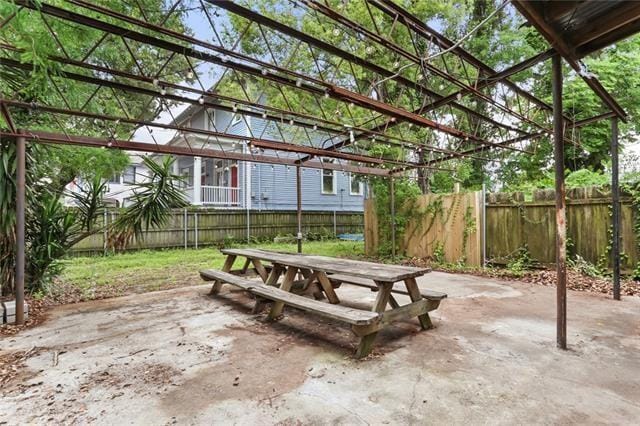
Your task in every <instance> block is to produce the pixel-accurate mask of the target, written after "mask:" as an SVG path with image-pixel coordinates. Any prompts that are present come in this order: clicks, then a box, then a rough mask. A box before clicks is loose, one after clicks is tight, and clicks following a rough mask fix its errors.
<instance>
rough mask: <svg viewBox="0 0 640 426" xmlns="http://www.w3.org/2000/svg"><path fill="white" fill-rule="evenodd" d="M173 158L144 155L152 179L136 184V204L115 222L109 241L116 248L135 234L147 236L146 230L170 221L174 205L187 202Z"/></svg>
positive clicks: (134, 194)
mask: <svg viewBox="0 0 640 426" xmlns="http://www.w3.org/2000/svg"><path fill="white" fill-rule="evenodd" d="M173 161H174V160H173V159H172V158H170V157H166V158H165V159H164V160H163V161H162V162H155V161H153V160H151V159H149V158H147V157H145V158H144V159H143V162H144V165H145V166H146V167H147V168H148V169H149V180H148V181H146V182H143V183H140V184H137V187H138V188H136V189H135V190H134V193H133V197H132V201H133V204H131V206H129V207H127V209H126V210H125V211H124V212H123V213H122V214H121V215H120V217H119V218H118V219H117V220H116V222H115V223H114V225H113V232H112V234H111V235H112V237H111V239H110V242H109V243H110V245H111V246H112V247H113V248H114V249H116V250H123V249H124V248H126V246H127V245H129V244H130V243H131V241H132V240H133V238H136V239H138V240H140V239H142V238H144V233H145V231H148V230H149V229H150V228H159V227H162V226H163V225H165V224H166V223H167V221H168V220H169V212H170V211H171V209H172V208H182V207H186V206H187V205H188V203H187V201H186V199H185V196H184V193H183V192H182V191H181V190H180V187H179V185H178V182H179V181H180V179H181V178H180V177H179V176H176V175H173V174H172V172H171V170H172V168H173Z"/></svg>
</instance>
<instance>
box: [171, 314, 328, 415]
mask: <svg viewBox="0 0 640 426" xmlns="http://www.w3.org/2000/svg"><path fill="white" fill-rule="evenodd" d="M216 335H217V336H219V337H221V338H230V339H231V340H232V343H231V345H230V347H229V348H228V350H226V351H225V352H226V357H225V359H224V360H223V361H222V362H221V363H217V364H215V365H210V366H207V367H204V368H202V369H199V370H198V371H197V372H196V373H195V374H193V375H192V377H191V378H189V379H186V380H185V381H184V382H183V383H181V385H180V386H179V387H177V388H176V389H175V390H171V391H169V392H168V393H166V394H164V395H163V396H162V400H161V405H162V407H163V409H164V410H165V411H166V412H167V413H172V414H175V413H180V414H187V413H192V412H197V411H198V410H201V409H205V408H206V407H208V406H210V405H211V404H212V402H218V401H223V400H230V399H252V400H255V401H258V402H259V403H266V404H270V403H271V400H272V399H273V398H275V397H277V396H279V395H282V394H285V393H287V392H289V391H291V390H292V389H295V388H296V387H298V386H300V385H301V384H302V383H303V382H304V381H305V379H306V377H307V375H308V374H309V368H308V365H309V363H310V362H311V360H312V358H313V356H314V354H315V353H317V349H314V348H313V347H311V346H309V345H306V344H305V343H304V342H303V341H301V339H300V338H298V337H297V336H296V334H295V333H291V332H289V333H281V332H277V331H274V330H273V328H271V324H266V323H260V322H258V323H256V324H254V325H252V326H251V327H250V329H248V328H242V329H240V328H228V329H226V330H222V331H220V332H217V333H216Z"/></svg>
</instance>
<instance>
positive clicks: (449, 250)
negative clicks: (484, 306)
mask: <svg viewBox="0 0 640 426" xmlns="http://www.w3.org/2000/svg"><path fill="white" fill-rule="evenodd" d="M621 204H622V209H621V210H622V215H621V228H620V235H621V251H622V253H624V256H622V259H621V263H622V268H624V269H625V270H627V271H628V270H631V269H633V268H634V267H635V265H636V264H637V262H638V257H639V256H638V250H637V239H636V235H635V232H634V222H635V215H636V213H635V208H634V207H633V205H632V204H631V199H630V197H625V196H623V197H622V199H621ZM417 206H419V209H418V210H419V211H416V212H415V213H413V214H412V216H411V220H410V221H409V223H408V224H407V225H406V226H405V229H404V233H403V235H399V236H398V237H397V241H398V242H397V247H398V249H399V252H400V253H403V254H405V255H407V256H416V257H426V258H431V259H437V260H439V261H446V262H449V263H456V262H463V263H465V264H467V265H474V266H478V265H481V264H482V263H483V255H482V252H483V246H484V250H485V253H486V255H485V256H484V257H485V259H486V261H487V262H492V263H507V262H508V261H509V260H510V259H513V258H514V257H515V256H517V255H518V252H519V251H521V250H522V249H526V250H527V252H528V254H529V256H530V258H531V259H532V260H534V261H536V262H538V263H540V264H541V265H551V264H553V263H554V262H555V256H556V240H555V201H554V191H553V190H540V191H534V193H533V195H532V199H531V200H529V201H525V197H524V194H523V193H509V194H507V193H497V194H487V196H486V203H484V205H483V200H482V193H480V192H473V193H467V194H429V195H423V196H421V197H420V198H419V199H418V201H417ZM484 212H486V213H485V215H486V220H485V219H483V213H484ZM611 224H612V222H611V193H610V191H608V190H606V189H599V188H593V187H589V188H576V189H572V190H569V191H567V237H568V240H569V247H568V251H569V255H570V257H575V255H579V256H581V257H582V258H583V259H585V260H587V261H588V262H590V263H592V264H594V265H599V266H605V267H606V266H608V265H609V262H610V246H611ZM383 226H389V224H388V223H386V224H385V223H380V219H379V218H378V217H377V216H376V210H375V202H374V200H367V202H366V203H365V229H364V235H365V251H366V253H367V254H369V255H376V254H378V250H379V248H380V241H379V240H380V228H381V227H383ZM483 226H484V229H483ZM483 235H484V236H485V237H484V239H485V240H486V241H485V242H484V243H483V241H482V240H483Z"/></svg>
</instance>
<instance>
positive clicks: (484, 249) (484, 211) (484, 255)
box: [481, 183, 487, 268]
mask: <svg viewBox="0 0 640 426" xmlns="http://www.w3.org/2000/svg"><path fill="white" fill-rule="evenodd" d="M481 225H482V267H483V268H485V267H486V266H487V185H485V184H484V183H483V184H482V224H481Z"/></svg>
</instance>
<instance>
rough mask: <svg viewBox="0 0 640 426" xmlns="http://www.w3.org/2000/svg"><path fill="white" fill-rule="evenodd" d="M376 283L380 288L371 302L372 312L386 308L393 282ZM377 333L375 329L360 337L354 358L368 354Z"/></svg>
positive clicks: (382, 310)
mask: <svg viewBox="0 0 640 426" xmlns="http://www.w3.org/2000/svg"><path fill="white" fill-rule="evenodd" d="M376 284H378V285H379V286H380V290H379V291H378V294H377V296H376V301H375V303H374V304H373V308H372V309H371V310H372V311H373V312H384V311H385V309H386V308H387V304H388V303H389V298H390V297H391V289H393V283H376ZM377 335H378V332H377V331H375V332H373V333H370V334H367V335H366V336H362V337H361V338H360V343H359V344H358V350H357V351H356V358H364V357H366V356H367V355H369V353H370V352H371V349H372V348H373V342H374V341H375V340H376V336H377Z"/></svg>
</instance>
